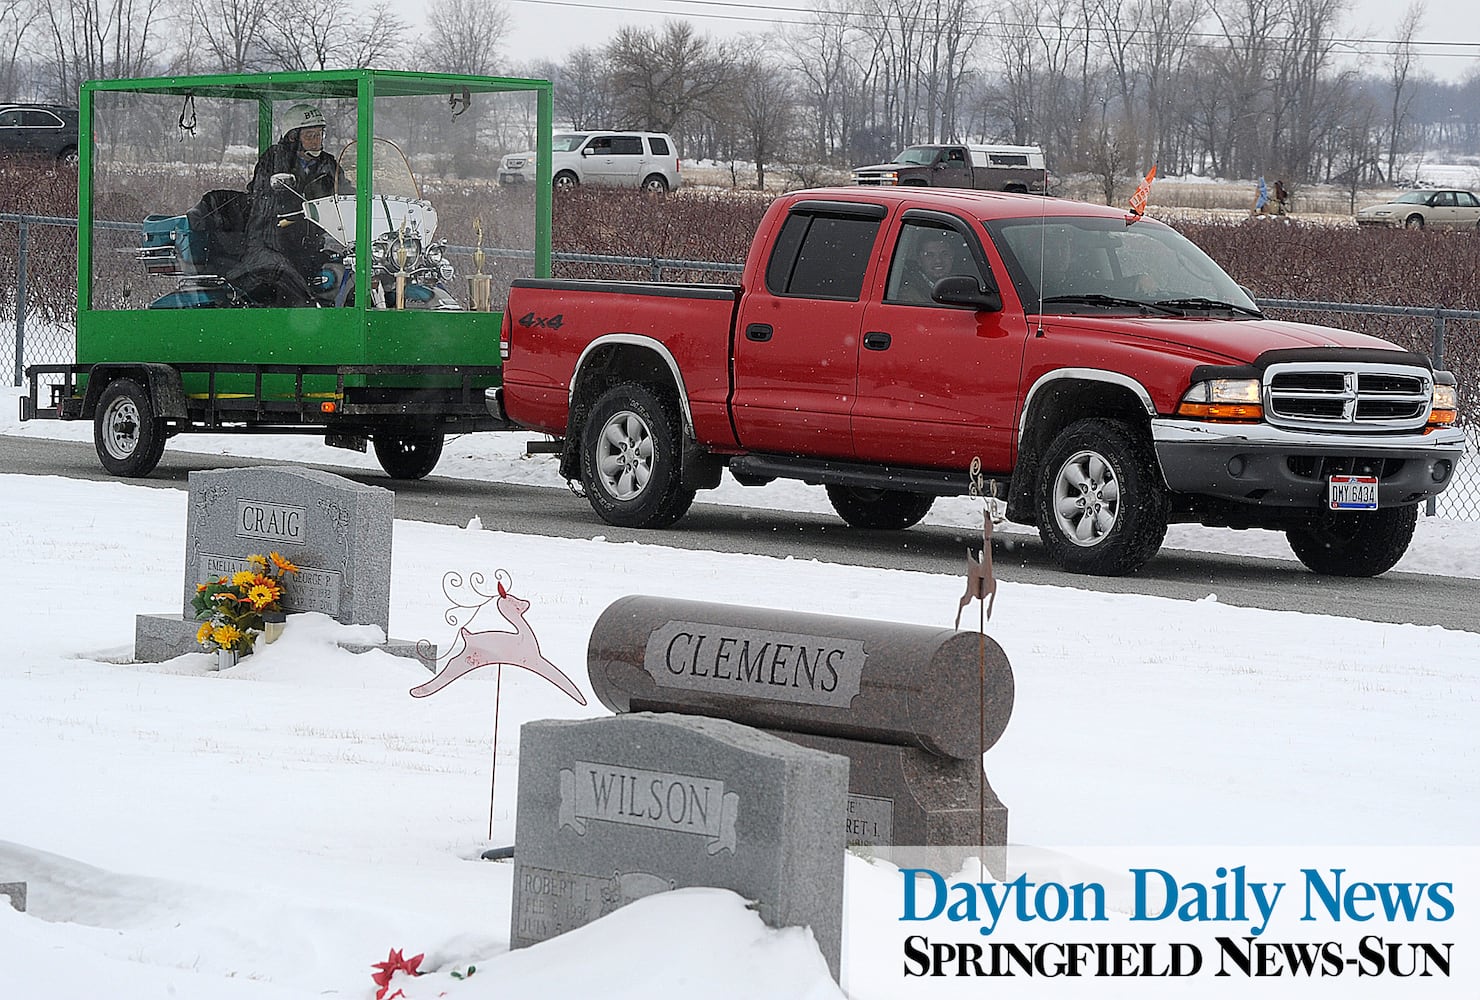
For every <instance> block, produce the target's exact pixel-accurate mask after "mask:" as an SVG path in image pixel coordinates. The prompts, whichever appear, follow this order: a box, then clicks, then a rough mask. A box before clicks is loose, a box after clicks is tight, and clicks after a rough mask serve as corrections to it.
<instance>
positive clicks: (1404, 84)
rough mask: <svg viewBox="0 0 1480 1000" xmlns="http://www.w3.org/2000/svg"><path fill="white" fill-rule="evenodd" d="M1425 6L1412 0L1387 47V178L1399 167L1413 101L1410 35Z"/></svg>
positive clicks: (1421, 19)
mask: <svg viewBox="0 0 1480 1000" xmlns="http://www.w3.org/2000/svg"><path fill="white" fill-rule="evenodd" d="M1426 11H1427V6H1426V4H1425V3H1424V0H1414V2H1413V3H1411V4H1409V6H1408V10H1407V11H1405V12H1404V14H1403V19H1402V20H1401V21H1399V22H1398V37H1397V40H1396V41H1394V43H1393V44H1392V46H1390V47H1389V48H1388V59H1389V62H1388V82H1389V83H1390V84H1391V85H1392V88H1393V103H1392V112H1391V114H1390V115H1389V116H1388V148H1387V170H1388V178H1389V179H1395V178H1396V177H1397V176H1398V175H1397V169H1398V149H1399V146H1400V144H1401V142H1402V137H1403V125H1404V122H1405V119H1406V118H1407V116H1408V108H1409V105H1410V104H1412V103H1413V91H1412V90H1411V89H1410V88H1409V86H1408V84H1409V79H1408V78H1409V75H1410V74H1411V73H1412V72H1413V61H1414V52H1413V38H1414V36H1415V35H1417V34H1418V29H1419V28H1420V27H1422V25H1423V19H1424V14H1425V13H1426Z"/></svg>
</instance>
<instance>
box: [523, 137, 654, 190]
mask: <svg viewBox="0 0 1480 1000" xmlns="http://www.w3.org/2000/svg"><path fill="white" fill-rule="evenodd" d="M534 160H535V157H534V153H532V152H524V153H510V154H508V155H507V156H505V157H504V158H503V159H502V160H501V161H500V163H499V171H498V179H499V182H500V183H502V184H519V183H529V182H533V180H534ZM550 160H551V170H550V177H551V180H552V182H553V184H554V186H555V188H556V189H557V190H568V189H570V188H574V187H578V186H579V185H582V184H604V185H610V186H614V187H640V188H642V190H644V191H648V192H651V193H653V194H663V193H665V192H668V191H672V190H673V189H674V188H676V187H678V185H679V183H680V177H679V168H678V150H677V149H676V148H675V147H674V145H673V139H672V138H671V137H670V136H668V135H666V134H664V133H661V132H609V131H588V132H558V133H556V134H555V136H554V138H553V141H552V143H551V156H550Z"/></svg>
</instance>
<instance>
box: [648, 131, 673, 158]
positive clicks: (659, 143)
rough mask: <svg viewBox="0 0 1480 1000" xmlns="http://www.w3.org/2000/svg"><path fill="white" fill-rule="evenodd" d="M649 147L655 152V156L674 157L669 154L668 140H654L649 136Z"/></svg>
mask: <svg viewBox="0 0 1480 1000" xmlns="http://www.w3.org/2000/svg"><path fill="white" fill-rule="evenodd" d="M648 146H649V147H651V148H652V151H653V155H654V156H672V155H673V154H672V153H670V152H668V140H667V139H657V138H654V137H652V136H649V137H648Z"/></svg>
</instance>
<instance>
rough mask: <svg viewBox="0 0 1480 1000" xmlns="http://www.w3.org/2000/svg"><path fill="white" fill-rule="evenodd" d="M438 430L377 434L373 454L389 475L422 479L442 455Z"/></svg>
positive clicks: (397, 477) (434, 466)
mask: <svg viewBox="0 0 1480 1000" xmlns="http://www.w3.org/2000/svg"><path fill="white" fill-rule="evenodd" d="M442 441H443V435H441V434H377V435H375V438H374V443H375V458H376V461H378V462H380V467H381V468H382V469H384V470H385V474H386V475H387V476H390V477H391V478H392V479H423V478H425V477H426V476H428V475H430V474H431V471H432V470H433V469H435V468H436V467H437V461H438V459H440V458H441V457H442Z"/></svg>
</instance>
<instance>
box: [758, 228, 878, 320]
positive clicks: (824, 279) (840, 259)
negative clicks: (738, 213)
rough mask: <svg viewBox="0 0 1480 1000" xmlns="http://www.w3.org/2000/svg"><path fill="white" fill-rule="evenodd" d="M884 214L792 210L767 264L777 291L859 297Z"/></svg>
mask: <svg viewBox="0 0 1480 1000" xmlns="http://www.w3.org/2000/svg"><path fill="white" fill-rule="evenodd" d="M880 222H881V220H879V219H865V218H859V217H857V216H834V215H814V214H811V213H807V212H793V213H792V214H791V215H790V216H788V217H787V219H786V222H785V223H784V224H783V225H782V227H781V233H780V235H778V236H777V238H776V246H775V247H774V248H773V249H772V251H771V260H770V262H769V263H768V264H767V265H766V288H767V289H769V290H770V291H771V293H772V294H774V295H798V296H805V297H807V298H817V299H845V300H848V301H853V302H856V301H858V297H859V295H860V294H861V293H862V291H863V278H864V274H865V272H866V271H867V270H868V261H869V255H870V253H871V252H872V251H873V247H874V239H875V237H877V236H878V235H879V225H880Z"/></svg>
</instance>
